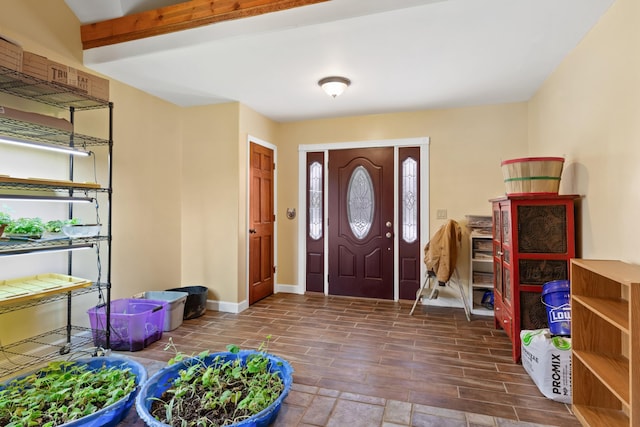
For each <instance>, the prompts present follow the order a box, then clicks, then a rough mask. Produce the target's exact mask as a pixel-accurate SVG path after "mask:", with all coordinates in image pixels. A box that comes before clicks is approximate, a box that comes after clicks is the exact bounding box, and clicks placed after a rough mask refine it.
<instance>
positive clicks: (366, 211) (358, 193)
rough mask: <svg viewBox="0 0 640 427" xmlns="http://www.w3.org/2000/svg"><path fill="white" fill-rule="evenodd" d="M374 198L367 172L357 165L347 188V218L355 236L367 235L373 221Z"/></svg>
mask: <svg viewBox="0 0 640 427" xmlns="http://www.w3.org/2000/svg"><path fill="white" fill-rule="evenodd" d="M374 208H375V199H374V194H373V181H372V180H371V176H370V175H369V172H367V170H366V169H365V168H364V167H363V166H358V167H357V168H355V170H354V171H353V174H351V178H350V179H349V186H348V188H347V218H348V220H349V226H350V227H351V231H352V232H353V234H354V235H355V236H356V238H358V239H360V240H362V239H364V238H365V237H367V234H369V230H371V225H372V223H373V213H374Z"/></svg>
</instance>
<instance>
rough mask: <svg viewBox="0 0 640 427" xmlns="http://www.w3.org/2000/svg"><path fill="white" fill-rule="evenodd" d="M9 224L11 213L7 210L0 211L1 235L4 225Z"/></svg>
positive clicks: (0, 234)
mask: <svg viewBox="0 0 640 427" xmlns="http://www.w3.org/2000/svg"><path fill="white" fill-rule="evenodd" d="M9 224H11V215H9V214H8V213H7V212H4V211H0V236H2V233H4V229H5V227H6V226H7V225H9Z"/></svg>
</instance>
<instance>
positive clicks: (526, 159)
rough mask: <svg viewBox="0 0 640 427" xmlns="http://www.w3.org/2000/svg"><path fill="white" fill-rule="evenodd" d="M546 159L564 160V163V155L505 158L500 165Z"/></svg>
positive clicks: (543, 160)
mask: <svg viewBox="0 0 640 427" xmlns="http://www.w3.org/2000/svg"><path fill="white" fill-rule="evenodd" d="M545 161H551V162H563V163H564V157H521V158H519V159H509V160H503V161H502V163H500V165H501V166H504V165H508V164H511V163H521V162H545Z"/></svg>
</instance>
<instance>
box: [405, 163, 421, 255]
mask: <svg viewBox="0 0 640 427" xmlns="http://www.w3.org/2000/svg"><path fill="white" fill-rule="evenodd" d="M402 239H403V240H404V241H405V242H407V243H413V242H415V241H416V240H417V239H418V162H416V161H415V160H414V159H412V158H411V157H408V158H407V159H405V161H403V162H402Z"/></svg>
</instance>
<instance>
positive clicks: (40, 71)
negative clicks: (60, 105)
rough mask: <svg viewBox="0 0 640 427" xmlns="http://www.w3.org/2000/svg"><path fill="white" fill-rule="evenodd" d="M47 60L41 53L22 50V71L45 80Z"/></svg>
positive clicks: (47, 66) (47, 67)
mask: <svg viewBox="0 0 640 427" xmlns="http://www.w3.org/2000/svg"><path fill="white" fill-rule="evenodd" d="M48 69H49V61H48V60H47V58H46V57H44V56H42V55H37V54H35V53H33V52H29V51H26V50H25V51H24V52H23V54H22V72H23V73H24V74H27V75H29V76H32V77H36V78H38V79H42V80H47V76H48Z"/></svg>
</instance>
